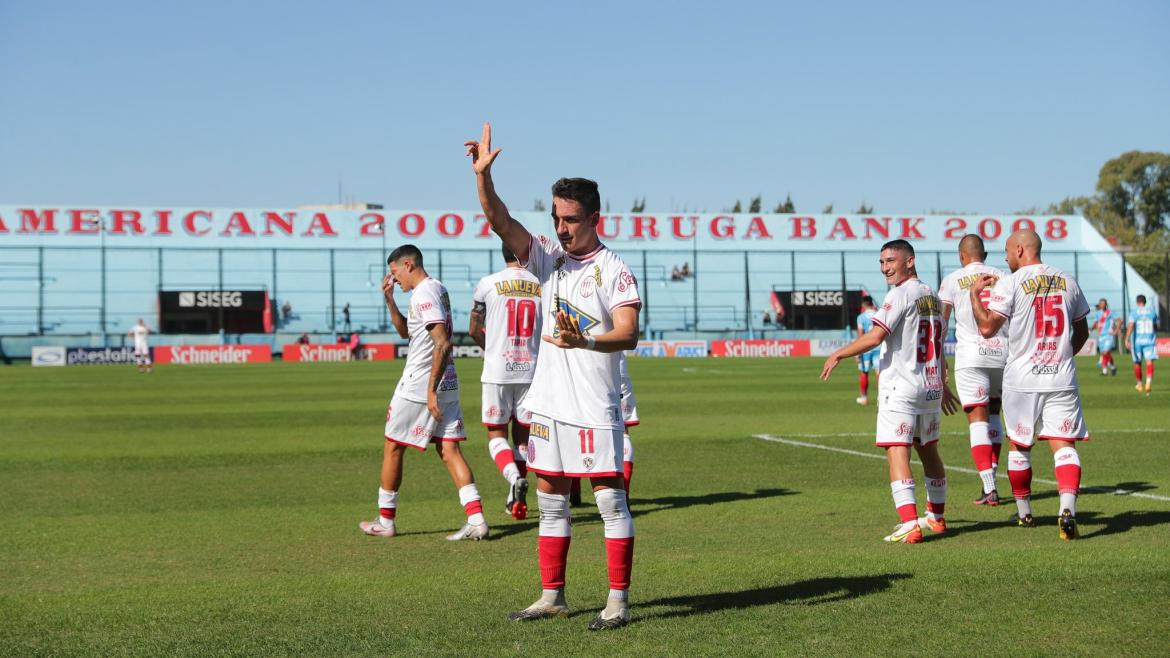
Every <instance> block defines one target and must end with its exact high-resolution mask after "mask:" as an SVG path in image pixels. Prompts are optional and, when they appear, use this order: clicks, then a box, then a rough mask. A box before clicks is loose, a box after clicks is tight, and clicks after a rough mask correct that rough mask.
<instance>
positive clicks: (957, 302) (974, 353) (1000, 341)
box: [938, 262, 1007, 370]
mask: <svg viewBox="0 0 1170 658" xmlns="http://www.w3.org/2000/svg"><path fill="white" fill-rule="evenodd" d="M985 274H990V275H992V276H994V277H995V278H996V280H999V279H1002V278H1004V277H1006V276H1007V273H1006V272H1003V271H1001V270H997V269H996V268H994V267H991V266H990V265H984V264H983V263H979V262H975V263H968V264H967V266H966V267H963V268H961V269H958V270H955V271H954V272H951V273H950V274H949V275H947V277H946V278H945V279H943V280H942V285H940V286H939V288H938V299H939V301H940V302H942V303H944V304H946V305H948V306H950V307H951V317H952V318H954V320H955V339H956V340H957V341H958V343H957V344H956V345H955V369H956V370H957V369H959V368H1002V367H1003V366H1004V364H1006V363H1007V325H1006V324H1005V325H1004V326H1002V327H1000V329H999V331H998V332H996V334H995V335H994V336H992V337H991V338H984V337H983V335H982V334H980V333H979V327H978V326H976V324H975V313H974V312H972V310H971V293H970V292H969V291H970V289H971V284H973V283H975V282H976V281H978V280H979V279H980V277H982V276H983V275H985ZM981 299H982V301H983V308H987V304H988V300H990V299H991V288H990V287H988V288H985V289H984V290H983V294H982V295H981Z"/></svg>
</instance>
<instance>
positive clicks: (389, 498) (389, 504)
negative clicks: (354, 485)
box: [378, 487, 398, 528]
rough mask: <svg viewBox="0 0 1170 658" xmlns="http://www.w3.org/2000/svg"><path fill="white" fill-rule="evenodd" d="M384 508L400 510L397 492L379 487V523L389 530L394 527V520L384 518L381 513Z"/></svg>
mask: <svg viewBox="0 0 1170 658" xmlns="http://www.w3.org/2000/svg"><path fill="white" fill-rule="evenodd" d="M383 508H388V509H394V510H397V509H398V492H397V491H386V490H385V489H383V488H382V487H378V509H379V513H378V522H379V523H381V524H382V525H383V526H384V527H386V528H389V527H391V526H393V525H394V519H387V518H385V517H383V516H382V514H381V511H380V510H382V509H383Z"/></svg>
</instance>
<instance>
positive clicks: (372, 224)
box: [358, 212, 386, 237]
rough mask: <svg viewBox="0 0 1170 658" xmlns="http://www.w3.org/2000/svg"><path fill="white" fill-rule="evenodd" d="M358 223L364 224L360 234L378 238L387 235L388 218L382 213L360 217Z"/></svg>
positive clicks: (369, 213)
mask: <svg viewBox="0 0 1170 658" xmlns="http://www.w3.org/2000/svg"><path fill="white" fill-rule="evenodd" d="M358 221H359V222H361V223H362V229H361V232H360V233H361V235H363V236H367V235H372V236H375V237H377V236H381V235H385V234H386V218H385V217H383V216H382V214H381V213H376V212H368V213H366V214H364V215H362V216H361V217H358Z"/></svg>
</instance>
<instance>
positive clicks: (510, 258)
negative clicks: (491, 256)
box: [500, 244, 520, 263]
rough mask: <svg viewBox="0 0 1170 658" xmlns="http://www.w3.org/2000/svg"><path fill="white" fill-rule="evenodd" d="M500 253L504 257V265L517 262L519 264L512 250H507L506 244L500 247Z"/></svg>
mask: <svg viewBox="0 0 1170 658" xmlns="http://www.w3.org/2000/svg"><path fill="white" fill-rule="evenodd" d="M500 253H501V254H503V255H504V262H505V263H518V262H520V259H519V258H516V254H514V253H512V250H511V249H509V248H508V245H506V244H504V245H500Z"/></svg>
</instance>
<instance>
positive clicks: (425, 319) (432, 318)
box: [410, 285, 447, 327]
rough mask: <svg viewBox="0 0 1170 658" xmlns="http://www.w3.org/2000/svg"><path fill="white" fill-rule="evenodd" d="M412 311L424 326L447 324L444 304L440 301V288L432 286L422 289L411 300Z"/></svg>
mask: <svg viewBox="0 0 1170 658" xmlns="http://www.w3.org/2000/svg"><path fill="white" fill-rule="evenodd" d="M410 302H411V311H412V312H413V313H414V315H415V317H417V318H418V319H419V322H422V323H423V325H424V326H428V327H429V326H430V325H432V324H438V323H440V322H446V321H447V316H446V313H445V312H444V311H443V302H442V300H441V299H439V287H438V286H434V285H430V286H423V287H420V288H419V289H418V290H417V291H416V292H415V294H414V297H412V298H411V300H410Z"/></svg>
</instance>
